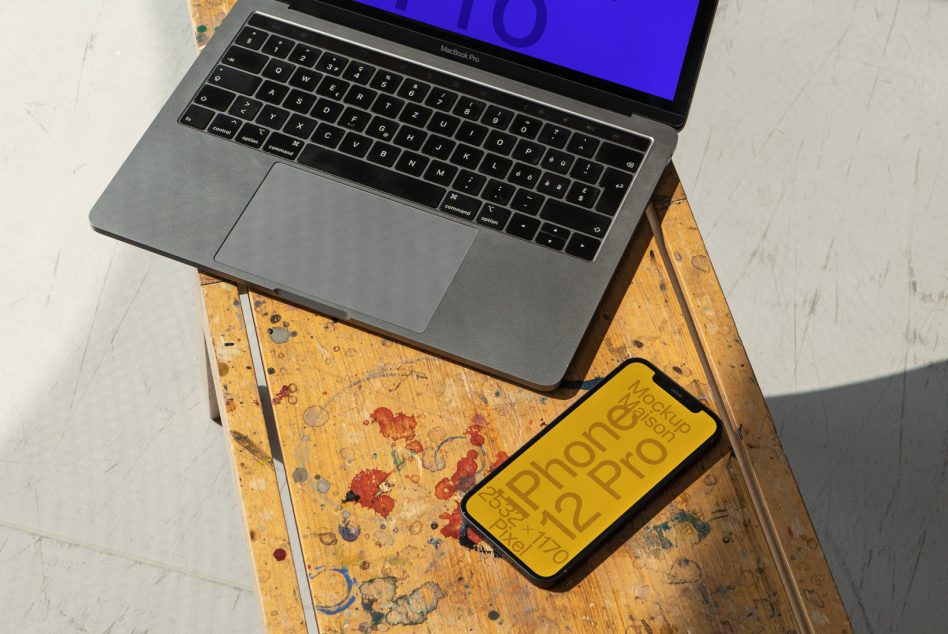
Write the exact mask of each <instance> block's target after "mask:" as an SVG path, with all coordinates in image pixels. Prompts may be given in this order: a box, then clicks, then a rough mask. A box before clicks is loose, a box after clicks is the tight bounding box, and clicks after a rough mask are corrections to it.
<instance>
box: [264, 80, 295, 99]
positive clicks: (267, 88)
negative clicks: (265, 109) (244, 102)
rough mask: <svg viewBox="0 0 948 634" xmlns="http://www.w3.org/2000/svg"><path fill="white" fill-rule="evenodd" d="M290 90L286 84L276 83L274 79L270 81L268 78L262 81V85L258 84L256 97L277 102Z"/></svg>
mask: <svg viewBox="0 0 948 634" xmlns="http://www.w3.org/2000/svg"><path fill="white" fill-rule="evenodd" d="M288 92H290V89H289V87H288V86H284V85H283V84H278V83H276V82H275V81H270V80H269V79H268V80H267V81H265V82H263V85H262V86H260V90H258V91H257V97H258V98H260V99H263V100H264V101H268V102H270V103H274V104H278V103H280V102H281V101H283V99H284V98H285V97H286V94H287V93H288Z"/></svg>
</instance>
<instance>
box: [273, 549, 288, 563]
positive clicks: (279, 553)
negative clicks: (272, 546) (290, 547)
mask: <svg viewBox="0 0 948 634" xmlns="http://www.w3.org/2000/svg"><path fill="white" fill-rule="evenodd" d="M273 558H274V559H276V560H277V561H283V560H284V559H286V551H285V550H283V549H282V548H277V549H276V550H274V551H273Z"/></svg>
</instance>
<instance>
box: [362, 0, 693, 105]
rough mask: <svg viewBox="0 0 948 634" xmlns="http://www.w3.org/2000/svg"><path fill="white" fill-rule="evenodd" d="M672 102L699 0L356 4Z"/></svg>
mask: <svg viewBox="0 0 948 634" xmlns="http://www.w3.org/2000/svg"><path fill="white" fill-rule="evenodd" d="M355 1H356V2H360V3H361V4H366V5H369V6H372V7H376V8H379V9H383V10H385V11H389V12H391V13H394V14H396V15H401V16H403V17H406V18H411V19H413V20H417V21H419V22H424V23H425V24H429V25H431V26H436V27H439V28H442V29H446V30H448V31H453V32H455V33H459V34H461V35H465V36H467V37H471V38H474V39H478V40H481V41H484V42H487V43H489V44H494V45H497V46H501V47H503V48H506V49H509V50H512V51H517V52H520V53H523V54H526V55H530V56H531V57H535V58H537V59H541V60H543V61H546V62H551V63H553V64H558V65H560V66H563V67H566V68H569V69H572V70H575V71H579V72H581V73H585V74H587V75H592V76H593V77H598V78H600V79H605V80H607V81H611V82H614V83H616V84H620V85H622V86H626V87H628V88H634V89H635V90H639V91H641V92H644V93H648V94H651V95H655V96H657V97H663V98H665V99H669V100H672V99H674V98H675V90H676V88H677V87H678V78H679V76H680V75H681V67H682V65H683V63H684V60H685V52H686V50H687V48H688V40H689V39H690V37H691V30H692V27H693V26H694V21H695V14H696V12H697V10H698V0H660V1H652V2H646V1H644V0H355Z"/></svg>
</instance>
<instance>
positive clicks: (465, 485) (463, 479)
mask: <svg viewBox="0 0 948 634" xmlns="http://www.w3.org/2000/svg"><path fill="white" fill-rule="evenodd" d="M476 460H477V452H476V451H475V450H473V449H471V450H470V451H468V452H467V454H466V455H465V456H464V457H463V458H461V459H460V460H458V465H457V468H456V469H455V470H454V474H453V475H452V476H451V477H450V478H441V480H439V481H438V483H437V484H436V485H435V487H434V494H435V497H436V498H438V499H439V500H447V499H448V498H450V497H451V496H452V495H454V494H455V493H456V492H461V493H466V492H467V491H469V490H470V489H471V488H472V487H473V486H474V474H475V473H477V461H476Z"/></svg>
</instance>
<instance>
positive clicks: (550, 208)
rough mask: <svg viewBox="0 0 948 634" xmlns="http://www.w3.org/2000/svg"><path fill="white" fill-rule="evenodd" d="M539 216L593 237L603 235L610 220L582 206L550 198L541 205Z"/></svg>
mask: <svg viewBox="0 0 948 634" xmlns="http://www.w3.org/2000/svg"><path fill="white" fill-rule="evenodd" d="M540 217H541V218H543V219H544V220H549V221H550V222H555V223H556V224H558V225H562V226H564V227H569V228H570V229H573V230H575V231H581V232H583V233H585V234H586V235H590V236H593V237H597V236H598V237H602V236H603V235H605V233H606V229H608V228H609V222H610V218H609V217H608V216H603V215H602V214H597V213H595V212H593V211H587V210H585V209H583V208H582V207H576V206H575V205H570V204H567V203H564V202H562V201H560V200H553V199H552V198H548V199H547V201H546V203H545V204H544V205H543V209H542V211H540Z"/></svg>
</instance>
